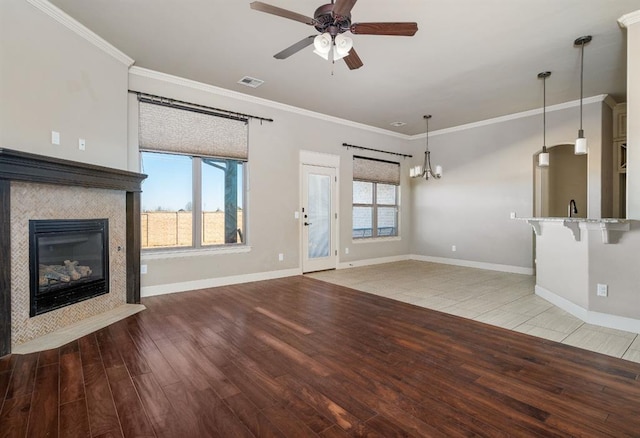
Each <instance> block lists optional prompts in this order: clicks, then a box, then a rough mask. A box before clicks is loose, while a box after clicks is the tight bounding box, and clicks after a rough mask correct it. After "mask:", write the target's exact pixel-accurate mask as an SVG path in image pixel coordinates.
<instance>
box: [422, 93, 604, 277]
mask: <svg viewBox="0 0 640 438" xmlns="http://www.w3.org/2000/svg"><path fill="white" fill-rule="evenodd" d="M602 108H603V103H602V102H600V101H598V102H593V103H590V104H587V105H585V107H584V127H585V134H586V136H587V137H588V139H589V155H588V181H589V187H588V190H589V192H588V193H589V199H588V204H589V205H588V212H589V217H591V218H599V217H600V214H601V192H600V191H601V183H600V177H601V166H600V159H601V149H602V141H603V140H602V126H603V122H602ZM578 111H579V110H578V108H577V107H570V108H566V109H559V110H554V109H553V108H552V109H551V111H548V112H547V145H550V146H553V145H556V144H567V143H573V141H574V139H575V137H576V135H577V129H578V123H579V119H578V117H579V112H578ZM605 123H607V122H605ZM608 123H609V124H610V123H611V122H608ZM610 141H611V140H609V142H610ZM412 143H413V145H414V152H415V155H419V154H420V153H421V151H423V150H424V138H422V139H416V140H414V141H413V142H412ZM429 146H430V149H431V158H432V162H433V164H434V165H435V164H441V165H442V166H443V167H444V176H443V177H442V179H440V180H429V181H424V180H416V181H412V182H411V186H412V198H411V203H412V208H413V213H412V214H413V216H412V224H413V226H412V232H411V236H412V246H411V251H412V253H413V254H417V255H422V256H427V257H441V258H449V259H457V260H466V261H474V262H479V263H488V264H498V265H509V266H516V267H524V268H532V267H533V242H532V232H531V228H530V227H529V226H528V225H525V224H524V223H523V222H519V221H513V220H510V218H509V214H510V213H511V212H516V213H517V215H518V216H519V217H530V216H532V215H533V193H534V187H533V181H534V175H533V166H532V161H533V159H534V156H535V155H536V154H537V153H538V152H539V151H540V150H541V147H542V115H541V114H536V115H529V116H525V117H520V118H514V119H511V120H504V121H497V122H495V123H491V124H486V125H483V126H475V127H469V128H468V129H465V127H460V128H459V129H457V130H445V131H442V132H434V133H433V135H432V136H430V141H429ZM414 164H417V162H416V163H414ZM551 165H552V166H553V163H551ZM452 245H455V246H456V249H457V251H456V252H453V251H452V248H451V247H452Z"/></svg>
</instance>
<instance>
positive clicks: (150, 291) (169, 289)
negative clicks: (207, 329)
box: [140, 268, 302, 298]
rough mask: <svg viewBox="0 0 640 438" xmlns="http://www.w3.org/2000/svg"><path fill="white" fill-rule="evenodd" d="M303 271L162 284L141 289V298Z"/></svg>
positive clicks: (278, 276) (263, 273)
mask: <svg viewBox="0 0 640 438" xmlns="http://www.w3.org/2000/svg"><path fill="white" fill-rule="evenodd" d="M300 274H302V271H301V270H300V269H298V268H295V269H283V270H281V271H269V272H257V273H254V274H244V275H232V276H229V277H218V278H206V279H204V280H193V281H184V282H182V283H169V284H160V285H157V286H143V287H141V288H140V296H141V297H143V298H144V297H152V296H155V295H164V294H171V293H175V292H186V291H190V290H197V289H207V288H209V287H218V286H228V285H231V284H239V283H249V282H251V281H261V280H273V279H274V278H284V277H293V276H294V275H300Z"/></svg>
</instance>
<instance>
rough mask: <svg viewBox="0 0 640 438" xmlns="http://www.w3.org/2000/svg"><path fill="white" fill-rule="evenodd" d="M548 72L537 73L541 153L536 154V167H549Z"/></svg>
mask: <svg viewBox="0 0 640 438" xmlns="http://www.w3.org/2000/svg"><path fill="white" fill-rule="evenodd" d="M549 76H551V72H550V71H543V72H541V73H538V79H542V152H540V153H539V154H538V166H539V167H549V152H547V78H548V77H549Z"/></svg>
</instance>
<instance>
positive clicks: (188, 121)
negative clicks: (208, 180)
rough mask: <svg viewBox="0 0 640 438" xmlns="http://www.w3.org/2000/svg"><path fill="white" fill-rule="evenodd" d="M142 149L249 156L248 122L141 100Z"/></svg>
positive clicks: (243, 157)
mask: <svg viewBox="0 0 640 438" xmlns="http://www.w3.org/2000/svg"><path fill="white" fill-rule="evenodd" d="M139 105H140V107H139V114H140V117H139V142H140V149H142V150H146V151H162V152H175V153H181V154H186V155H194V156H208V157H219V158H232V159H236V160H245V161H246V160H247V159H248V158H249V148H248V141H247V138H248V126H249V125H248V123H247V122H246V120H240V121H239V120H234V119H229V118H225V117H217V116H214V115H210V114H201V113H198V112H194V111H189V110H184V109H179V108H172V107H170V106H162V105H156V104H152V103H147V102H140V103H139Z"/></svg>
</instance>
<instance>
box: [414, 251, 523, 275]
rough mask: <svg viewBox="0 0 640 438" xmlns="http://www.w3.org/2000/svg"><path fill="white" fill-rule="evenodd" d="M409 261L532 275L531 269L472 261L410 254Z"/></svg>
mask: <svg viewBox="0 0 640 438" xmlns="http://www.w3.org/2000/svg"><path fill="white" fill-rule="evenodd" d="M409 259H410V260H419V261H421V262H433V263H442V264H445V265H455V266H464V267H467V268H478V269H487V270H489V271H500V272H510V273H512V274H524V275H533V274H534V273H535V272H534V270H533V268H524V267H522V266H512V265H500V264H497V263H485V262H476V261H473V260H461V259H450V258H446V257H433V256H424V255H417V254H412V255H410V256H409Z"/></svg>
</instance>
